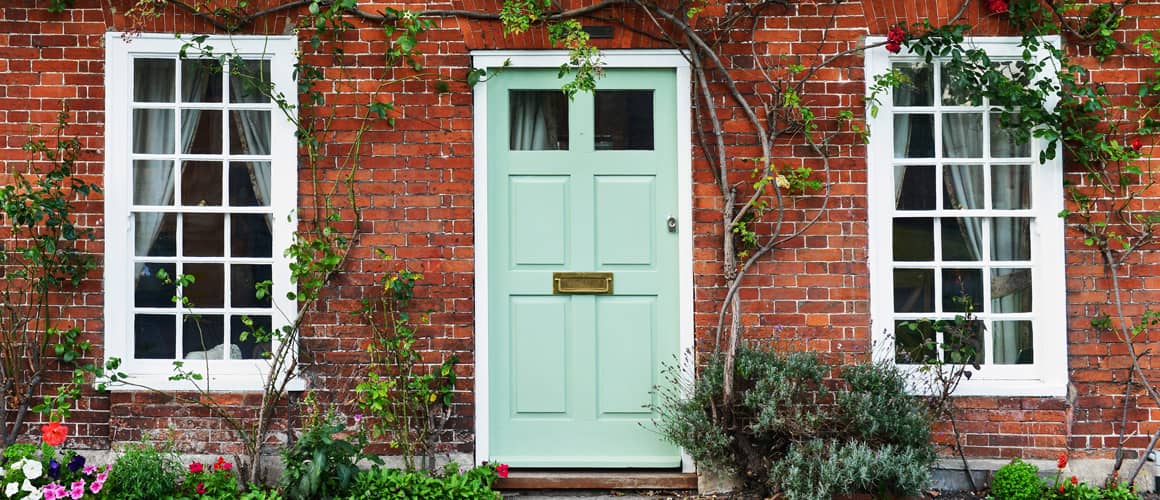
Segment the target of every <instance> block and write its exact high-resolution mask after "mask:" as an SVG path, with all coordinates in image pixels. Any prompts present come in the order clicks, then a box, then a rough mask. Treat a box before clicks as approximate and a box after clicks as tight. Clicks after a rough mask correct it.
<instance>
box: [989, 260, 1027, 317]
mask: <svg viewBox="0 0 1160 500" xmlns="http://www.w3.org/2000/svg"><path fill="white" fill-rule="evenodd" d="M991 311H992V312H995V313H1023V312H1031V270H1030V269H1025V268H1022V269H992V270H991Z"/></svg>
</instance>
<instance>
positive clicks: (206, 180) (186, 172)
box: [181, 161, 222, 207]
mask: <svg viewBox="0 0 1160 500" xmlns="http://www.w3.org/2000/svg"><path fill="white" fill-rule="evenodd" d="M181 204H182V205H186V206H195V207H205V206H220V205H221V204H222V164H221V162H216V161H187V162H184V163H182V164H181Z"/></svg>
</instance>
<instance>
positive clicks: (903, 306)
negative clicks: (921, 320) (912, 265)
mask: <svg viewBox="0 0 1160 500" xmlns="http://www.w3.org/2000/svg"><path fill="white" fill-rule="evenodd" d="M894 312H934V270H933V269H895V270H894Z"/></svg>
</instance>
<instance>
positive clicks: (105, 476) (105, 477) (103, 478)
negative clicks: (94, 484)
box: [97, 469, 109, 483]
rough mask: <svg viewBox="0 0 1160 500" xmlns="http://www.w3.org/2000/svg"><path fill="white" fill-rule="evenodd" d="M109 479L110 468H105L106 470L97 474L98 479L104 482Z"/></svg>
mask: <svg viewBox="0 0 1160 500" xmlns="http://www.w3.org/2000/svg"><path fill="white" fill-rule="evenodd" d="M108 479H109V470H108V469H105V472H102V473H100V474H97V481H100V482H102V483H103V482H105V481H107V480H108Z"/></svg>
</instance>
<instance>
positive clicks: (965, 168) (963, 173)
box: [943, 165, 983, 210]
mask: <svg viewBox="0 0 1160 500" xmlns="http://www.w3.org/2000/svg"><path fill="white" fill-rule="evenodd" d="M943 208H945V209H948V210H968V209H974V208H983V166H982V165H947V166H945V167H943Z"/></svg>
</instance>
